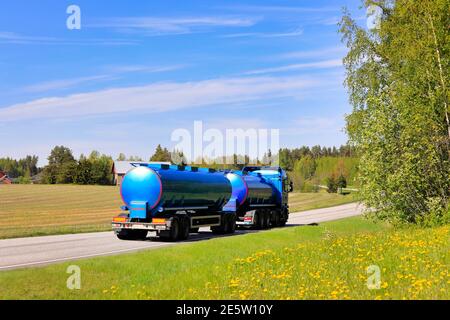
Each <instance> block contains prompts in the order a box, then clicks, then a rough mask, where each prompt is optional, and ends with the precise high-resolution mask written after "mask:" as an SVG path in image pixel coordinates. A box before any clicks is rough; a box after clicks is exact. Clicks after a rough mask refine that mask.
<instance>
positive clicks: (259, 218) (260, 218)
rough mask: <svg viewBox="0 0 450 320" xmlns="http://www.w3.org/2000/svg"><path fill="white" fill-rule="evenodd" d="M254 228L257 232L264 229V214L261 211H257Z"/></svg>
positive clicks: (254, 217)
mask: <svg viewBox="0 0 450 320" xmlns="http://www.w3.org/2000/svg"><path fill="white" fill-rule="evenodd" d="M253 227H254V228H255V229H256V230H260V229H262V228H264V214H263V212H262V211H261V210H256V212H255V215H254V216H253Z"/></svg>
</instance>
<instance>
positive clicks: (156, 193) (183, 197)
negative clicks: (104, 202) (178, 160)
mask: <svg viewBox="0 0 450 320" xmlns="http://www.w3.org/2000/svg"><path fill="white" fill-rule="evenodd" d="M121 194H122V199H123V202H124V203H125V204H126V205H127V206H130V204H131V201H145V202H147V207H148V209H149V210H150V211H151V212H152V213H153V214H155V213H156V212H157V210H158V209H160V210H161V209H163V210H183V209H186V210H189V209H192V210H194V209H208V210H209V211H218V210H220V209H221V208H222V206H223V205H224V204H225V203H226V202H228V200H229V199H230V198H231V195H232V189H231V184H230V182H229V180H228V179H227V178H226V177H225V175H224V173H221V172H212V171H210V170H208V169H202V168H200V169H197V168H191V167H178V166H164V165H161V166H139V167H136V168H134V169H132V170H130V171H129V172H127V174H126V175H125V177H124V179H123V181H122V185H121Z"/></svg>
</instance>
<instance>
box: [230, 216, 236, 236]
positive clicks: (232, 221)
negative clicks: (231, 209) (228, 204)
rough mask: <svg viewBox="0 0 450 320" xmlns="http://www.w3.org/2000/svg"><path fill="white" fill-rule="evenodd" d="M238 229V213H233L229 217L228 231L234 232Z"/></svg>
mask: <svg viewBox="0 0 450 320" xmlns="http://www.w3.org/2000/svg"><path fill="white" fill-rule="evenodd" d="M235 231H236V215H235V214H232V215H230V217H229V218H228V233H230V234H231V233H234V232H235Z"/></svg>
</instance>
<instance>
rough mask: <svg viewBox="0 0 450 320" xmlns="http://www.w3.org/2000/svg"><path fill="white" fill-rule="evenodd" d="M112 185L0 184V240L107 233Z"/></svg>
mask: <svg viewBox="0 0 450 320" xmlns="http://www.w3.org/2000/svg"><path fill="white" fill-rule="evenodd" d="M121 205H122V201H121V199H120V194H119V189H118V188H117V187H113V186H76V185H0V238H12V237H26V236H37V235H47V234H59V233H76V232H89V231H102V230H111V225H110V223H111V218H112V217H113V216H114V215H115V214H117V213H118V212H119V211H120V209H119V207H120V206H121Z"/></svg>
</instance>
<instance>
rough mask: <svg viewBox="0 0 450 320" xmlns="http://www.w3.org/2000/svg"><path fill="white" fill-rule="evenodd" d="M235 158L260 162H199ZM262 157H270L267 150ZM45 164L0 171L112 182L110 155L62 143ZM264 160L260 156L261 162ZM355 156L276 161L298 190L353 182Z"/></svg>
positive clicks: (327, 154)
mask: <svg viewBox="0 0 450 320" xmlns="http://www.w3.org/2000/svg"><path fill="white" fill-rule="evenodd" d="M177 155H178V158H179V159H180V162H179V164H185V163H184V161H183V159H184V157H183V153H182V152H177ZM238 157H240V158H242V159H244V162H245V163H252V164H254V163H256V164H261V163H260V162H259V161H257V160H256V162H255V160H252V161H250V159H249V158H248V157H241V156H238V155H234V156H233V158H234V159H233V160H235V161H233V162H234V163H233V164H221V163H219V162H213V163H211V164H199V166H207V167H211V168H216V169H221V168H223V169H235V170H240V169H242V168H243V167H244V166H245V163H244V164H238V163H237V162H238V161H237V160H238ZM264 157H272V154H271V151H270V150H269V151H268V153H267V154H266V155H265V156H264ZM47 159H48V164H47V165H46V166H45V167H43V168H38V167H37V162H38V157H37V156H27V157H26V158H24V159H20V160H14V159H11V158H4V159H2V158H0V170H3V171H6V172H7V173H8V175H9V176H10V177H11V178H16V179H15V182H19V183H30V182H34V183H47V184H70V183H74V184H98V185H110V184H112V183H113V175H112V173H111V168H112V164H113V161H114V160H113V157H111V156H109V155H105V154H100V153H99V152H98V151H92V152H91V153H90V154H89V156H85V155H83V154H82V155H81V156H80V157H79V159H76V158H75V157H74V155H73V153H72V150H70V149H69V148H67V147H65V146H56V147H55V148H53V149H52V150H51V152H50V155H49V157H48V158H47ZM116 160H119V161H143V159H142V158H140V157H138V156H130V157H127V156H126V155H125V154H123V153H120V154H119V156H118V157H117V159H116ZM265 160H266V159H262V161H261V162H262V163H265ZM149 161H161V162H171V161H172V154H171V152H170V151H169V150H168V149H167V148H163V147H162V146H161V145H158V146H157V147H156V150H155V151H154V153H153V155H152V156H151V157H150V158H149ZM357 163H358V159H357V158H356V157H355V155H354V150H352V148H351V147H349V146H346V145H344V146H341V147H339V148H336V147H321V146H314V147H311V148H310V147H307V146H303V147H300V148H295V149H287V148H284V149H280V151H279V164H280V166H281V167H283V168H284V169H286V170H287V171H288V173H289V176H290V177H291V179H292V181H293V182H294V188H295V189H296V190H301V191H316V190H317V189H318V186H319V185H325V184H327V182H328V180H329V179H330V178H333V179H336V180H337V179H338V178H339V177H340V178H341V179H345V180H346V181H348V183H349V184H352V185H354V184H356V181H355V176H356V167H357Z"/></svg>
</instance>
